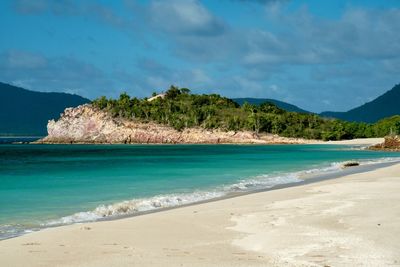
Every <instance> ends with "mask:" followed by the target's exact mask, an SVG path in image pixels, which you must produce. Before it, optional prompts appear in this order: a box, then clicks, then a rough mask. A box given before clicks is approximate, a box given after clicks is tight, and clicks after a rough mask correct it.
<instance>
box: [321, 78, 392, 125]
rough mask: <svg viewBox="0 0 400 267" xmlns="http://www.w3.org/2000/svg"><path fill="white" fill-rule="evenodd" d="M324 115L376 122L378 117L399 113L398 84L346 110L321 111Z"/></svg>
mask: <svg viewBox="0 0 400 267" xmlns="http://www.w3.org/2000/svg"><path fill="white" fill-rule="evenodd" d="M320 115H321V116H324V117H332V118H338V119H342V120H346V121H358V122H371V123H373V122H377V121H378V120H380V119H383V118H386V117H390V116H394V115H400V84H398V85H396V86H394V87H393V88H392V89H391V90H389V91H387V92H386V93H384V94H383V95H381V96H379V97H378V98H376V99H374V100H372V101H371V102H368V103H366V104H364V105H362V106H359V107H357V108H354V109H351V110H349V111H347V112H331V111H327V112H322V113H321V114H320Z"/></svg>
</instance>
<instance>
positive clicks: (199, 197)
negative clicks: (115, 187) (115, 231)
mask: <svg viewBox="0 0 400 267" xmlns="http://www.w3.org/2000/svg"><path fill="white" fill-rule="evenodd" d="M224 195H225V192H217V191H213V192H206V191H204V192H201V191H198V192H193V193H188V194H171V195H160V196H155V197H150V198H143V199H132V200H127V201H122V202H118V203H115V204H110V205H100V206H98V207H97V208H96V209H94V210H92V211H86V212H78V213H75V214H73V215H71V216H66V217H62V218H60V219H57V220H52V221H49V222H46V223H45V224H44V226H52V225H62V224H71V223H76V222H88V221H95V220H99V219H102V218H109V217H117V216H124V215H132V214H136V213H138V212H144V211H152V210H156V209H162V208H171V207H176V206H181V205H185V204H191V203H196V202H200V201H204V200H209V199H213V198H218V197H222V196H224Z"/></svg>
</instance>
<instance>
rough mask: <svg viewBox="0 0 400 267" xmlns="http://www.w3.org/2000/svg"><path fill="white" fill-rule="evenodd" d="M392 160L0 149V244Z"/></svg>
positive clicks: (249, 148)
mask: <svg viewBox="0 0 400 267" xmlns="http://www.w3.org/2000/svg"><path fill="white" fill-rule="evenodd" d="M397 159H399V160H400V154H399V153H390V152H377V151H362V150H354V149H350V147H347V146H332V145H269V146H265V145H0V214H1V216H0V239H1V238H7V237H10V236H15V235H19V234H21V233H24V232H26V231H30V230H32V229H38V228H40V227H46V226H49V225H59V224H68V223H73V222H82V221H90V220H97V219H100V218H104V217H113V216H121V215H127V214H135V213H137V212H140V211H147V210H154V209H159V208H163V207H173V206H177V205H182V204H189V203H193V202H197V201H202V200H207V199H212V198H215V197H221V196H224V195H226V194H228V193H230V192H246V191H251V190H259V189H263V188H270V187H272V186H274V185H277V184H284V183H293V182H298V181H301V176H302V175H303V174H307V173H319V172H328V171H334V170H339V169H340V164H339V162H343V161H346V160H361V161H363V163H364V164H367V163H372V162H378V161H379V162H381V161H393V160H397Z"/></svg>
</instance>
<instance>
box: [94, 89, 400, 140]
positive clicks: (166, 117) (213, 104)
mask: <svg viewBox="0 0 400 267" xmlns="http://www.w3.org/2000/svg"><path fill="white" fill-rule="evenodd" d="M155 95H156V94H153V96H155ZM92 104H93V105H94V106H96V107H98V108H99V109H102V110H106V111H107V112H109V113H110V114H111V115H112V116H113V117H122V118H127V119H130V120H138V121H141V122H150V121H153V122H157V123H161V124H166V125H169V126H172V127H174V128H175V129H177V130H182V129H184V128H188V127H202V128H206V129H217V128H218V129H222V130H227V131H228V130H233V131H238V130H250V131H254V132H257V133H258V132H265V133H273V134H279V135H281V136H286V137H302V138H307V139H323V140H341V139H352V138H365V137H381V136H385V135H387V134H389V133H390V132H393V131H396V132H400V116H393V117H391V118H387V119H383V120H381V121H378V122H377V123H375V124H368V123H357V122H345V121H341V120H337V119H327V118H322V117H320V116H318V115H316V114H306V113H296V112H288V111H285V110H283V109H280V108H278V107H277V106H275V105H274V104H272V103H268V102H266V103H262V104H260V105H252V104H249V103H244V104H243V105H242V106H239V104H237V103H236V102H234V101H233V100H231V99H229V98H226V97H222V96H220V95H217V94H211V95H195V94H191V93H190V90H189V89H187V88H178V87H175V86H171V87H170V88H169V89H168V90H167V91H166V92H165V94H164V95H163V97H158V98H155V99H152V100H151V101H149V100H148V99H147V98H144V99H138V98H136V97H134V98H131V97H130V96H129V95H127V94H126V93H123V94H121V95H120V97H119V99H107V98H106V97H104V96H103V97H100V98H98V99H96V100H94V101H93V102H92Z"/></svg>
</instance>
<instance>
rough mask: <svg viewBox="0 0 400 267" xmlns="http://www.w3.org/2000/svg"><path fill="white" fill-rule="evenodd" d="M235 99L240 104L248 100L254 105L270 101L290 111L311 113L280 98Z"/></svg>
mask: <svg viewBox="0 0 400 267" xmlns="http://www.w3.org/2000/svg"><path fill="white" fill-rule="evenodd" d="M232 100H233V101H235V102H236V103H238V104H239V105H243V104H244V102H248V103H249V104H253V105H260V104H262V103H265V102H269V103H272V104H274V105H276V106H277V107H279V108H281V109H284V110H286V111H290V112H299V113H311V112H309V111H307V110H304V109H301V108H299V107H297V106H295V105H292V104H289V103H286V102H283V101H279V100H275V99H269V98H233V99H232Z"/></svg>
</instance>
